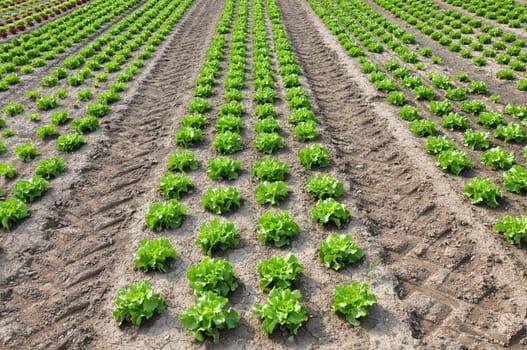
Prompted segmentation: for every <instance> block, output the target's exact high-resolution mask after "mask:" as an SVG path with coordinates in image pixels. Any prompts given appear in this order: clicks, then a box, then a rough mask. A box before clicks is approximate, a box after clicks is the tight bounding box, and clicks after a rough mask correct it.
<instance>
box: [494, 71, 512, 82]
mask: <svg viewBox="0 0 527 350" xmlns="http://www.w3.org/2000/svg"><path fill="white" fill-rule="evenodd" d="M496 78H497V79H501V80H512V79H514V72H513V71H512V70H510V69H501V70H499V71H497V72H496Z"/></svg>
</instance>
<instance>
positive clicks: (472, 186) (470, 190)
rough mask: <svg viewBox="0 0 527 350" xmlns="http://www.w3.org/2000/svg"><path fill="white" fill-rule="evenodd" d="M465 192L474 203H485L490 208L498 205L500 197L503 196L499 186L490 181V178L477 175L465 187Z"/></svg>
mask: <svg viewBox="0 0 527 350" xmlns="http://www.w3.org/2000/svg"><path fill="white" fill-rule="evenodd" d="M463 194H464V195H465V196H467V197H468V198H469V199H470V203H472V204H480V203H485V204H486V205H487V206H488V207H489V208H496V207H497V206H498V204H499V203H498V199H499V198H501V197H502V193H501V190H500V188H499V187H498V186H495V185H493V184H491V183H490V179H484V178H482V177H479V176H476V177H473V178H472V179H470V180H468V181H467V182H466V183H465V186H464V187H463Z"/></svg>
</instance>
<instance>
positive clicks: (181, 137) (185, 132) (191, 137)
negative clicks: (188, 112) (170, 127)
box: [174, 127, 203, 147]
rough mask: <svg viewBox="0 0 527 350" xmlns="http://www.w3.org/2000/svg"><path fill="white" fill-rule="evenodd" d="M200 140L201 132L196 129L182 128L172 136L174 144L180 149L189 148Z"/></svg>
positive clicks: (201, 137) (201, 138)
mask: <svg viewBox="0 0 527 350" xmlns="http://www.w3.org/2000/svg"><path fill="white" fill-rule="evenodd" d="M202 140H203V132H202V131H201V129H196V128H190V127H182V128H180V129H178V130H176V132H175V135H174V143H175V144H176V145H179V146H181V147H191V146H193V145H194V144H195V143H197V142H200V141H202Z"/></svg>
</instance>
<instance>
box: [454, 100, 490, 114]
mask: <svg viewBox="0 0 527 350" xmlns="http://www.w3.org/2000/svg"><path fill="white" fill-rule="evenodd" d="M460 108H461V110H462V111H463V112H466V113H470V114H473V115H477V114H478V113H482V112H485V109H486V108H487V106H486V105H485V103H484V102H483V101H480V100H465V101H463V102H461V106H460Z"/></svg>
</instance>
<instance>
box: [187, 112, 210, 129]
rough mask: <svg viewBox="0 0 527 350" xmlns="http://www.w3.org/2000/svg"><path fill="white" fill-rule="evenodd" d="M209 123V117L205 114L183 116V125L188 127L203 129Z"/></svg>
mask: <svg viewBox="0 0 527 350" xmlns="http://www.w3.org/2000/svg"><path fill="white" fill-rule="evenodd" d="M206 124H207V118H205V116H204V115H203V114H200V113H194V114H187V115H184V116H183V118H181V126H184V127H187V128H196V129H201V128H203V127H204V126H205V125H206Z"/></svg>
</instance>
